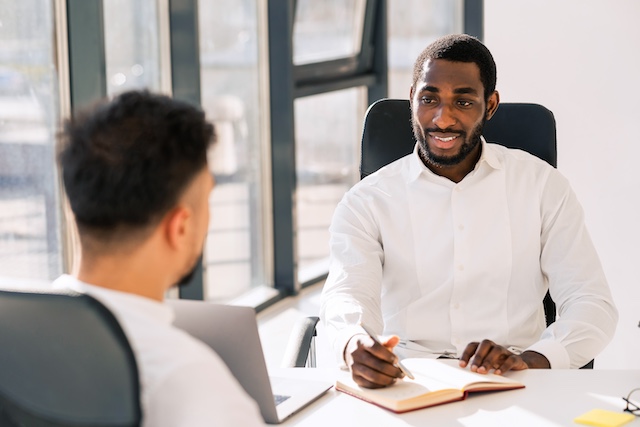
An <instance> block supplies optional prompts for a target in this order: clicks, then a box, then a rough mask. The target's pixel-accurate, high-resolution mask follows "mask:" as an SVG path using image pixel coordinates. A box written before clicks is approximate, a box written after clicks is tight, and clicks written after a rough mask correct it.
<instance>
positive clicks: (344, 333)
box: [334, 325, 367, 369]
mask: <svg viewBox="0 0 640 427" xmlns="http://www.w3.org/2000/svg"><path fill="white" fill-rule="evenodd" d="M358 334H363V335H366V334H367V333H366V332H365V331H364V329H362V328H361V327H360V326H358V325H352V326H348V327H346V328H344V329H342V330H340V332H339V333H338V335H337V336H336V340H335V341H334V351H335V353H336V360H337V362H338V364H339V365H340V368H342V369H347V368H348V366H347V364H346V362H345V360H344V356H345V354H344V350H345V347H346V346H347V344H348V343H349V340H350V339H351V338H352V337H353V336H354V335H358Z"/></svg>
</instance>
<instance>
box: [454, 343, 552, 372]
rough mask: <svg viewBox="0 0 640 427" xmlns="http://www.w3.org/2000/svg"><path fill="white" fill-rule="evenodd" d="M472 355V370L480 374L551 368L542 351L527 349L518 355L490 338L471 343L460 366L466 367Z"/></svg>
mask: <svg viewBox="0 0 640 427" xmlns="http://www.w3.org/2000/svg"><path fill="white" fill-rule="evenodd" d="M472 356H473V360H471V371H472V372H477V373H479V374H487V373H489V372H490V371H491V370H493V372H494V374H498V375H502V374H504V373H505V372H507V371H510V370H514V371H520V370H522V369H530V368H531V369H535V368H539V369H549V368H551V365H550V364H549V360H547V358H546V357H544V356H543V355H542V354H540V353H536V352H535V351H525V352H524V353H522V354H520V355H517V354H515V353H512V352H510V351H509V350H507V349H506V348H504V347H502V346H500V345H498V344H496V343H494V342H493V341H490V340H484V341H482V342H481V343H477V342H472V343H469V344H468V345H467V348H465V349H464V352H463V353H462V356H461V357H460V366H461V367H462V368H464V367H466V366H467V365H468V364H469V360H470V359H471V357H472Z"/></svg>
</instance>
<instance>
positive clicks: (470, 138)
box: [411, 115, 487, 167]
mask: <svg viewBox="0 0 640 427" xmlns="http://www.w3.org/2000/svg"><path fill="white" fill-rule="evenodd" d="M486 122H487V119H486V117H483V118H482V122H480V124H478V126H476V127H475V128H473V129H472V130H471V135H468V134H467V132H465V131H453V130H451V129H440V128H437V127H434V128H428V129H422V127H421V126H420V124H419V123H417V122H416V119H415V118H414V117H413V115H412V116H411V124H412V126H413V136H414V137H415V139H416V141H417V142H418V145H419V153H420V158H421V159H422V161H423V162H425V163H430V164H432V165H434V166H437V167H446V166H455V165H457V164H460V163H461V162H462V161H463V160H464V159H466V158H467V156H469V154H470V153H471V152H472V151H473V150H474V149H475V148H476V147H477V146H478V144H480V140H481V136H482V130H483V129H484V124H485V123H486ZM430 132H442V133H457V134H458V135H460V137H461V138H462V139H463V143H462V146H460V150H459V151H458V152H457V153H456V154H454V155H452V156H439V155H437V154H435V153H434V152H433V151H431V149H430V148H429V144H428V143H427V138H426V136H425V135H427V134H428V133H430Z"/></svg>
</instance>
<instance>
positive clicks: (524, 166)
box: [486, 143, 555, 174]
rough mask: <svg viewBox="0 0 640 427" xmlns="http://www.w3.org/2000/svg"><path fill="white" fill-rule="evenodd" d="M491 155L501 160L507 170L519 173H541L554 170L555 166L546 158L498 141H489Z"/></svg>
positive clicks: (487, 145) (488, 147)
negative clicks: (506, 145)
mask: <svg viewBox="0 0 640 427" xmlns="http://www.w3.org/2000/svg"><path fill="white" fill-rule="evenodd" d="M486 147H487V149H488V150H490V153H491V156H493V157H494V158H495V159H497V160H498V162H500V164H501V165H502V166H503V167H505V168H506V169H507V170H513V171H516V172H517V173H518V174H524V173H527V172H532V173H536V174H539V173H541V172H544V171H552V170H554V169H555V168H554V167H553V166H551V165H550V164H549V163H548V162H546V161H545V160H543V159H541V158H539V157H537V156H535V155H533V154H531V153H529V152H527V151H525V150H522V149H519V148H509V147H505V146H504V145H501V144H497V143H487V144H486Z"/></svg>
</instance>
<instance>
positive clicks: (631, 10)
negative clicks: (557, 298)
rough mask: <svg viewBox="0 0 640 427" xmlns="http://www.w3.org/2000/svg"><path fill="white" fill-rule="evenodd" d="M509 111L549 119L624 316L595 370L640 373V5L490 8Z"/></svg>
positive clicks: (490, 38)
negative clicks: (528, 107) (520, 108)
mask: <svg viewBox="0 0 640 427" xmlns="http://www.w3.org/2000/svg"><path fill="white" fill-rule="evenodd" d="M484 4H485V22H484V24H485V27H484V28H485V37H484V41H485V43H486V45H487V47H488V48H489V49H490V50H491V52H492V53H493V55H494V58H495V60H496V63H497V66H498V90H499V92H500V95H501V100H502V101H503V102H504V101H507V102H517V101H521V102H536V103H540V104H543V105H545V106H546V107H547V108H549V109H550V110H552V111H553V113H554V115H555V117H556V121H557V129H558V169H559V170H560V171H561V172H562V173H563V174H564V175H565V176H566V177H567V178H568V179H569V181H570V182H571V183H572V185H573V188H574V189H575V191H576V193H577V195H578V197H579V199H580V200H581V202H582V204H583V207H584V209H585V213H586V219H587V226H588V227H589V230H590V232H591V236H592V238H593V240H594V243H595V245H596V248H597V249H598V252H599V254H600V258H601V261H602V264H603V266H604V269H605V272H606V274H607V277H608V279H609V284H610V286H611V289H612V292H613V296H614V299H615V301H616V304H617V306H618V310H619V311H620V322H619V324H618V330H617V332H616V335H615V337H614V338H613V341H612V343H611V344H610V345H609V346H608V347H607V348H606V349H605V351H604V352H603V353H602V354H601V355H600V356H598V357H597V359H596V367H598V368H636V369H639V368H640V360H639V359H638V354H640V328H639V327H638V322H639V321H640V286H639V282H640V273H639V271H640V214H639V211H640V209H639V206H640V188H639V185H638V183H639V181H640V179H639V176H638V174H639V173H640V170H639V169H640V168H638V166H637V163H638V158H640V81H639V80H640V25H638V21H639V20H640V1H637V0H613V1H602V0H563V1H558V0H536V1H513V0H485V1H484Z"/></svg>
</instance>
